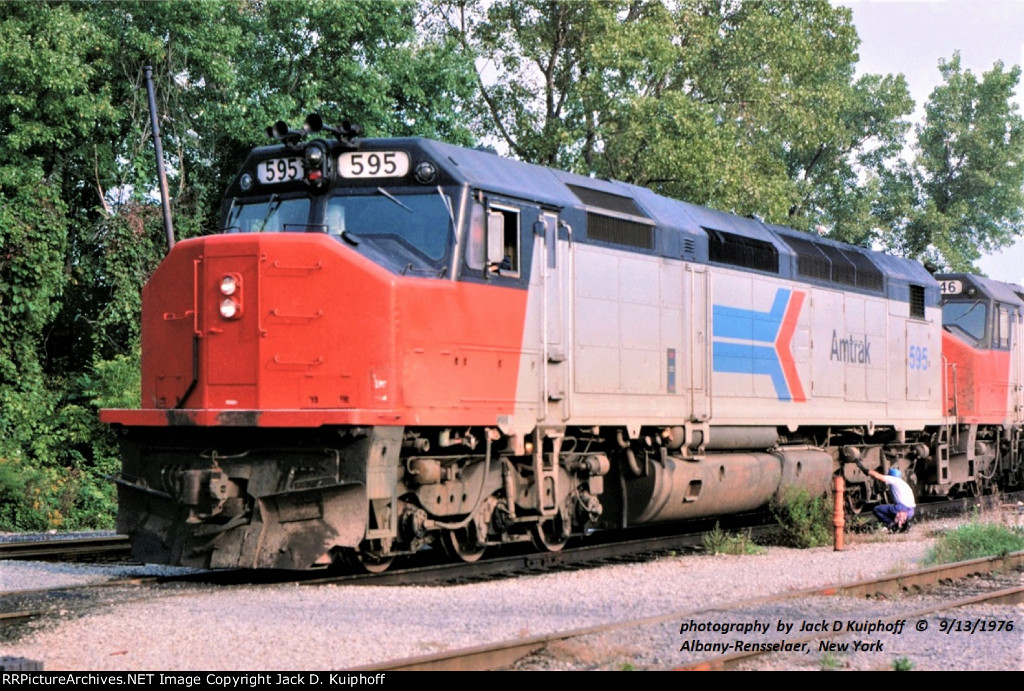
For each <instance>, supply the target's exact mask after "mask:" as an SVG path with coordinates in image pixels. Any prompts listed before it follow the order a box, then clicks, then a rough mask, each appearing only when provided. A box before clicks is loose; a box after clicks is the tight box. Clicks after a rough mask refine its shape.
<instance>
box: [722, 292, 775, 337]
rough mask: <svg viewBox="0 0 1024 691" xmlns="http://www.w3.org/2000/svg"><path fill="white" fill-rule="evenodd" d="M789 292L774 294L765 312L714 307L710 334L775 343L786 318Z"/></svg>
mask: <svg viewBox="0 0 1024 691" xmlns="http://www.w3.org/2000/svg"><path fill="white" fill-rule="evenodd" d="M788 304H789V291H788V290H786V289H781V290H779V291H778V292H776V293H775V301H774V303H772V307H771V309H770V310H769V311H767V312H755V311H754V310H747V309H742V308H739V307H727V306H725V305H714V307H713V309H712V318H713V322H712V334H713V336H714V337H717V338H739V339H744V340H750V341H757V342H759V343H775V338H776V337H777V336H778V335H779V329H780V328H781V327H782V318H783V317H784V316H786V305H788Z"/></svg>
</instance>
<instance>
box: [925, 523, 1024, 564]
mask: <svg viewBox="0 0 1024 691" xmlns="http://www.w3.org/2000/svg"><path fill="white" fill-rule="evenodd" d="M1020 550H1024V529H1021V528H1013V527H1009V526H1005V525H1000V524H998V523H982V522H980V521H978V520H974V521H972V522H971V523H968V524H966V525H962V526H959V527H958V528H956V530H951V531H949V532H947V533H945V534H943V535H942V536H940V537H939V539H938V540H937V541H936V543H935V545H934V546H933V547H932V548H931V549H929V550H928V553H927V554H926V555H925V558H924V563H925V564H926V565H932V564H948V563H950V562H955V561H967V560H969V559H980V558H982V557H992V556H1000V555H1005V554H1009V553H1010V552H1017V551H1020Z"/></svg>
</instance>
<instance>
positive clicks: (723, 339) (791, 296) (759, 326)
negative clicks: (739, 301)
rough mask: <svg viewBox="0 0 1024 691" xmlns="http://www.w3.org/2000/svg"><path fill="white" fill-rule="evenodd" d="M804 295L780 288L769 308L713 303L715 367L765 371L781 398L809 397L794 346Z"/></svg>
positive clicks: (801, 399)
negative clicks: (805, 393) (761, 309)
mask: <svg viewBox="0 0 1024 691" xmlns="http://www.w3.org/2000/svg"><path fill="white" fill-rule="evenodd" d="M805 295H806V293H804V292H803V291H799V290H793V291H791V290H788V289H786V288H779V289H778V290H777V291H776V293H775V300H774V302H773V303H772V306H771V309H769V310H768V311H767V312H758V311H756V310H748V309H741V308H739V307H729V306H726V305H714V308H713V310H712V319H713V320H714V321H713V324H712V357H713V365H712V370H713V371H715V372H728V373H734V374H763V375H766V376H768V377H771V380H772V384H773V385H774V387H775V392H776V394H778V397H779V400H780V401H793V402H794V403H803V402H804V401H806V400H807V397H806V396H805V395H804V387H803V384H801V382H800V375H799V373H798V372H797V371H796V361H795V360H794V359H793V350H792V342H793V334H794V333H795V332H796V324H797V320H798V319H799V317H800V309H801V308H802V307H803V304H804V297H805ZM763 344H765V345H763Z"/></svg>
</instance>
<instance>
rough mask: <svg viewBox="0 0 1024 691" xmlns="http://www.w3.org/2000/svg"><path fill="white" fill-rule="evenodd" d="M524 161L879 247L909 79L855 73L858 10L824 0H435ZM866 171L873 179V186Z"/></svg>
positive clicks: (499, 128) (491, 123)
mask: <svg viewBox="0 0 1024 691" xmlns="http://www.w3.org/2000/svg"><path fill="white" fill-rule="evenodd" d="M434 7H435V9H436V11H437V16H439V17H441V18H443V20H444V21H443V23H441V24H440V26H441V28H440V29H439V28H438V25H435V26H434V29H435V30H443V31H446V32H447V35H450V36H455V37H457V38H458V40H459V41H460V44H461V45H462V46H463V49H464V50H465V51H466V52H467V54H469V55H471V56H472V57H473V58H474V59H475V60H476V65H477V68H478V84H479V89H480V93H481V98H480V102H479V106H478V108H477V111H476V114H477V116H478V118H479V122H480V125H481V127H482V128H483V129H484V130H485V131H486V132H487V133H489V134H491V135H492V136H494V137H496V138H498V139H499V140H500V141H502V142H503V143H504V144H505V145H506V146H507V147H508V149H509V150H510V151H511V152H512V153H513V154H514V155H516V156H518V157H520V158H524V159H526V160H530V161H534V162H539V163H544V164H550V165H558V166H560V167H565V168H569V169H573V170H576V171H577V172H582V173H594V174H597V175H600V176H607V177H613V178H616V179H620V180H624V181H627V182H635V183H637V184H641V185H644V186H649V187H652V188H654V189H655V190H657V191H659V192H661V193H663V194H666V195H669V196H673V197H677V198H681V199H686V200H688V201H692V202H695V203H699V204H706V205H710V206H715V207H717V208H721V209H725V210H732V211H736V212H738V213H741V214H757V215H759V216H761V217H764V218H766V219H767V220H769V221H774V222H778V223H785V224H787V225H791V226H794V227H797V228H803V229H810V228H815V227H818V226H822V227H824V228H826V229H827V230H829V231H830V232H832V233H833V234H834V235H835V236H836V237H839V238H842V239H846V240H850V241H855V242H868V241H869V240H870V239H872V236H871V229H872V228H873V224H871V223H870V222H869V218H870V213H871V210H872V205H873V203H874V201H875V196H876V194H877V190H878V188H879V187H880V184H879V183H878V182H877V180H878V173H876V171H879V170H880V169H882V163H883V162H884V161H885V160H886V159H888V158H889V157H891V156H893V155H895V154H896V153H898V152H899V151H900V149H901V147H902V145H903V137H904V135H905V133H906V132H907V130H908V129H909V123H908V122H907V121H906V116H907V115H908V114H909V113H910V112H911V110H912V108H913V103H912V101H911V100H910V97H909V93H908V90H907V86H906V83H905V81H904V80H903V79H902V77H891V76H888V77H882V76H878V75H866V76H863V77H861V78H860V79H857V80H855V79H854V65H855V63H856V59H857V56H856V47H857V43H858V39H857V35H856V31H855V30H854V27H853V25H852V20H851V16H850V12H849V10H847V9H845V8H841V7H834V6H832V5H830V4H828V3H824V2H818V1H814V0H801V1H799V2H792V1H785V2H783V1H775V0H766V1H764V2H756V3H753V2H751V3H739V2H730V1H728V0H688V1H686V2H680V3H669V2H656V1H650V2H641V1H630V2H626V1H623V2H603V3H575V2H557V1H555V0H550V1H542V0H503V1H501V2H495V3H488V4H487V5H485V6H483V5H480V4H479V3H472V2H443V1H440V0H439V1H438V2H436V3H435V4H434ZM864 180H868V181H869V182H868V184H865V183H864V182H863V181H864Z"/></svg>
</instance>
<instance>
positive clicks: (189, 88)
mask: <svg viewBox="0 0 1024 691" xmlns="http://www.w3.org/2000/svg"><path fill="white" fill-rule="evenodd" d="M417 19H418V15H417V7H416V5H415V3H413V2H390V3H349V2H342V1H340V0H324V1H323V2H308V1H303V2H283V1H274V0H268V1H256V0H251V1H248V0H219V1H217V2H199V1H185V0H183V1H179V2H134V1H127V0H125V1H122V2H117V3H97V2H45V3H43V2H6V3H0V281H2V283H0V527H3V528H10V527H16V528H20V529H27V528H33V529H38V528H44V527H57V526H63V527H74V526H77V525H98V524H100V523H102V522H103V521H107V522H108V524H109V521H110V519H111V509H112V507H113V492H112V485H111V483H110V482H109V479H107V476H109V475H110V474H111V473H113V472H114V471H115V470H116V467H117V459H116V455H115V452H114V447H113V443H112V438H111V437H110V436H109V434H108V433H107V432H106V431H105V430H104V429H103V428H102V427H101V426H100V425H99V424H98V422H97V421H96V415H95V412H96V408H97V407H98V406H101V405H115V406H122V405H131V404H133V403H137V396H138V392H137V382H138V347H139V343H138V341H139V309H140V291H141V287H142V284H143V283H144V282H145V280H146V278H147V277H148V276H149V274H150V273H151V272H152V270H153V268H154V267H155V266H156V265H157V263H158V262H159V261H160V259H161V257H162V256H163V254H164V253H165V252H166V242H165V239H164V232H163V229H162V219H161V214H160V211H159V207H158V206H157V204H156V200H155V199H154V198H153V190H155V189H157V184H156V172H155V158H154V156H153V153H152V150H153V137H152V133H151V131H150V124H149V113H148V104H147V99H146V92H145V85H144V82H143V67H144V66H146V65H152V66H153V67H154V72H155V75H154V76H155V82H156V91H157V95H158V112H159V117H160V128H161V135H162V138H163V144H164V152H165V158H166V163H167V169H168V173H169V178H170V192H171V197H172V210H173V215H174V221H175V231H176V234H177V235H178V237H179V238H182V237H190V236H195V235H198V234H201V233H204V232H215V231H216V230H217V229H218V227H217V224H218V221H219V211H220V197H221V194H222V191H223V189H224V188H225V187H226V185H227V183H228V181H229V179H230V177H231V176H233V175H234V174H235V172H236V170H237V167H238V165H239V164H240V163H241V161H242V159H243V157H244V156H245V154H246V153H247V151H248V150H249V149H250V148H251V147H252V146H254V145H257V144H262V143H264V142H265V134H264V131H265V128H266V126H267V125H269V124H271V123H273V122H274V121H276V120H278V119H282V118H283V119H286V120H288V119H290V120H292V121H295V120H297V119H301V117H302V116H303V115H305V114H306V113H308V112H313V111H319V112H322V113H324V115H325V117H326V118H327V119H328V120H339V119H341V118H342V117H344V118H347V119H351V120H354V121H356V122H360V123H361V124H363V125H364V127H365V128H366V130H367V132H368V133H370V134H378V135H381V134H383V135H388V134H396V135H401V134H428V135H432V136H437V137H440V138H444V139H447V140H450V141H456V142H460V143H470V142H471V137H470V134H469V129H468V127H467V123H468V122H469V116H468V115H467V114H466V110H465V108H464V106H463V104H464V103H465V102H466V101H467V99H468V96H469V94H470V92H471V89H472V85H473V82H472V81H471V77H472V70H471V65H470V64H469V63H468V62H467V61H466V58H465V56H464V55H463V54H462V53H461V51H457V50H455V47H454V46H453V45H452V44H450V43H448V42H446V41H435V40H429V39H423V38H421V36H420V35H419V34H418V33H417V28H416V22H417Z"/></svg>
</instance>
